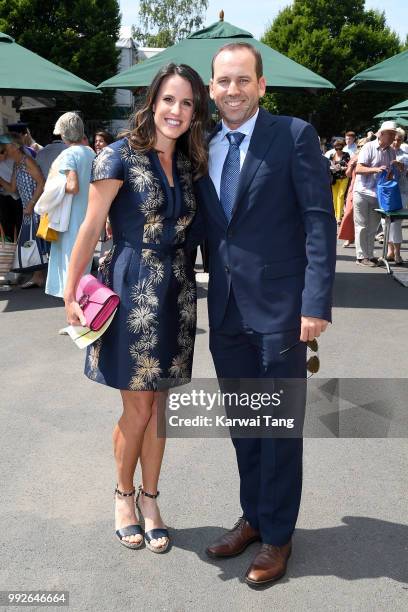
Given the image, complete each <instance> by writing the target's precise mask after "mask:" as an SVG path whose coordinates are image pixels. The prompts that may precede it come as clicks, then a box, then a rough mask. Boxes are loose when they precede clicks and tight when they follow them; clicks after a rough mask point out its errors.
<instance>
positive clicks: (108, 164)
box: [91, 147, 115, 181]
mask: <svg viewBox="0 0 408 612" xmlns="http://www.w3.org/2000/svg"><path fill="white" fill-rule="evenodd" d="M114 156H115V151H114V150H113V149H111V147H104V148H103V149H102V151H101V152H100V153H98V155H97V156H96V157H95V159H94V160H93V165H92V177H91V180H92V181H99V180H101V179H104V178H106V177H107V176H109V174H110V173H111V171H112V167H113V157H114Z"/></svg>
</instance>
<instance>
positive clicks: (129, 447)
mask: <svg viewBox="0 0 408 612" xmlns="http://www.w3.org/2000/svg"><path fill="white" fill-rule="evenodd" d="M121 395H122V402H123V413H122V416H121V417H120V419H119V421H118V424H117V425H116V427H115V429H114V430H113V436H112V438H113V449H114V455H115V461H116V472H117V483H118V489H119V490H120V491H123V492H126V493H128V492H130V491H132V489H133V477H134V473H135V469H136V465H137V461H138V459H139V457H140V453H141V450H142V444H143V436H144V434H145V431H146V427H147V425H148V423H149V422H150V419H151V415H152V407H153V401H154V392H153V391H124V390H122V391H121ZM137 522H138V521H137V519H136V513H135V498H134V497H121V496H119V495H116V504H115V525H116V527H115V528H116V529H120V528H122V527H126V526H127V525H134V524H137ZM123 539H125V540H127V541H128V542H140V541H141V539H142V536H140V535H135V536H127V537H125V538H123Z"/></svg>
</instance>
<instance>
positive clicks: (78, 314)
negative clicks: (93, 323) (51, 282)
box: [64, 298, 86, 327]
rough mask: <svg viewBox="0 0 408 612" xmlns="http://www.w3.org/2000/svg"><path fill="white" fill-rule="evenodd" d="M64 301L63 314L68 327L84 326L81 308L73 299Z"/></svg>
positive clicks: (84, 321)
mask: <svg viewBox="0 0 408 612" xmlns="http://www.w3.org/2000/svg"><path fill="white" fill-rule="evenodd" d="M64 301H65V313H66V316H67V321H68V323H69V325H76V326H78V325H82V326H83V327H85V326H86V320H85V316H84V313H83V312H82V308H81V307H80V305H79V304H78V302H77V301H75V298H64Z"/></svg>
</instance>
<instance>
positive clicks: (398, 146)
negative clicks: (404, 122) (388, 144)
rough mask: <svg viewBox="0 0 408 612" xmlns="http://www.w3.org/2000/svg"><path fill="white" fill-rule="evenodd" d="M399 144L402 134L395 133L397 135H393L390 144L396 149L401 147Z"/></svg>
mask: <svg viewBox="0 0 408 612" xmlns="http://www.w3.org/2000/svg"><path fill="white" fill-rule="evenodd" d="M401 145H402V136H400V135H399V134H397V136H395V139H394V142H393V143H392V146H393V148H394V149H396V150H397V151H398V149H400V148H401Z"/></svg>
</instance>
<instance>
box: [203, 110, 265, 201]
mask: <svg viewBox="0 0 408 612" xmlns="http://www.w3.org/2000/svg"><path fill="white" fill-rule="evenodd" d="M258 113H259V109H258V110H257V111H256V113H255V115H253V116H252V117H251V118H250V119H248V121H246V122H245V123H243V124H242V125H241V126H240V127H239V128H238V129H236V130H231V129H230V128H229V127H227V126H226V125H225V123H224V121H222V124H221V129H220V131H219V132H217V134H216V135H215V136H214V138H213V139H212V140H211V142H210V144H209V160H208V169H209V174H210V177H211V180H212V182H213V183H214V187H215V189H216V191H217V194H218V197H220V185H221V174H222V168H223V166H224V162H225V158H226V157H227V153H228V149H229V140H228V138H227V134H228V133H229V132H240V133H241V134H245V138H243V140H242V142H241V144H240V147H239V151H240V155H239V162H240V166H239V168H240V170H241V169H242V166H243V163H244V161H245V157H246V154H247V152H248V147H249V143H250V141H251V136H252V132H253V131H254V127H255V122H256V120H257V117H258Z"/></svg>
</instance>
